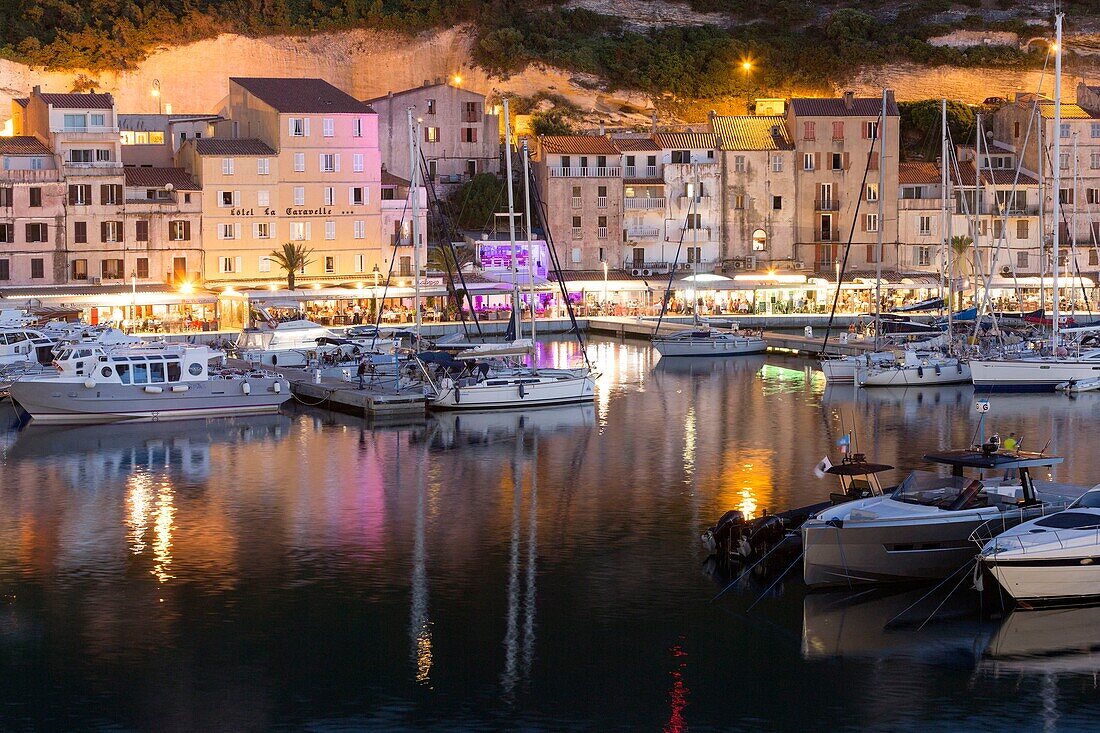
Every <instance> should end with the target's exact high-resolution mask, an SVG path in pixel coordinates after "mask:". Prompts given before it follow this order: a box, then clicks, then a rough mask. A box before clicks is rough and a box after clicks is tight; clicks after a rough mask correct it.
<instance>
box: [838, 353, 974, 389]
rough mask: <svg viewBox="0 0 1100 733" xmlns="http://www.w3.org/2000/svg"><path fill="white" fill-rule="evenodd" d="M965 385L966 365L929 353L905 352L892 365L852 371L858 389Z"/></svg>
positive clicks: (967, 379)
mask: <svg viewBox="0 0 1100 733" xmlns="http://www.w3.org/2000/svg"><path fill="white" fill-rule="evenodd" d="M969 381H970V365H969V364H967V363H966V362H965V361H962V360H960V359H957V358H955V357H953V356H943V355H941V354H935V353H932V352H917V351H913V350H907V351H906V352H905V353H904V355H903V356H902V359H901V360H900V361H895V362H894V363H892V364H865V365H861V366H857V367H856V383H857V384H859V386H861V387H911V386H920V385H936V384H963V383H966V382H969Z"/></svg>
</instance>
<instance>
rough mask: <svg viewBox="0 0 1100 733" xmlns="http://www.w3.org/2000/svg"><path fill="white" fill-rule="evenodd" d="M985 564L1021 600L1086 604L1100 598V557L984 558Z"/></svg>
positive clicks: (1036, 602) (1023, 601) (1002, 584)
mask: <svg viewBox="0 0 1100 733" xmlns="http://www.w3.org/2000/svg"><path fill="white" fill-rule="evenodd" d="M982 567H983V569H984V570H985V571H986V572H987V573H989V574H990V575H992V576H993V578H994V579H996V581H997V583H998V584H999V585H1000V586H1001V587H1002V588H1003V589H1004V590H1005V592H1006V593H1008V594H1009V595H1010V596H1012V597H1013V598H1014V599H1015V600H1016V601H1018V602H1021V603H1026V604H1057V603H1083V602H1085V601H1091V600H1095V599H1097V598H1100V557H1096V556H1084V557H1068V558H1028V559H1020V560H1006V559H1003V558H997V557H983V558H982Z"/></svg>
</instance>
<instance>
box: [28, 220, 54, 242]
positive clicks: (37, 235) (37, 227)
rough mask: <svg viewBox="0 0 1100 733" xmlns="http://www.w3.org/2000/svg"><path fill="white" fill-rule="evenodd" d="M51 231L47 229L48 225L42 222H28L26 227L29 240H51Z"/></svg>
mask: <svg viewBox="0 0 1100 733" xmlns="http://www.w3.org/2000/svg"><path fill="white" fill-rule="evenodd" d="M48 234H49V232H48V231H47V229H46V225H45V224H42V223H34V224H28V225H27V229H26V235H27V241H28V242H47V241H49V236H48Z"/></svg>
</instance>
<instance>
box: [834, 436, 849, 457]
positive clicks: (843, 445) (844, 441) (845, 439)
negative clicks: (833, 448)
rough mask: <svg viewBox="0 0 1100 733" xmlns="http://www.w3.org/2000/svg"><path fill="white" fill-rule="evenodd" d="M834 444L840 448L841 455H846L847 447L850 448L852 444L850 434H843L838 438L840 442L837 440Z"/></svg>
mask: <svg viewBox="0 0 1100 733" xmlns="http://www.w3.org/2000/svg"><path fill="white" fill-rule="evenodd" d="M836 444H837V445H838V446H840V452H841V453H847V452H848V448H849V446H851V444H852V436H851V434H849V433H845V434H844V435H842V436H840V440H838V441H837V442H836Z"/></svg>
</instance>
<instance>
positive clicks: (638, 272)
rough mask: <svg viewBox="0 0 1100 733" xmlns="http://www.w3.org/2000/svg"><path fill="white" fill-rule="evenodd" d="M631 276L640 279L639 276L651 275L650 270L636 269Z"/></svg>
mask: <svg viewBox="0 0 1100 733" xmlns="http://www.w3.org/2000/svg"><path fill="white" fill-rule="evenodd" d="M630 274H631V275H633V276H634V277H638V276H639V275H647V274H649V270H643V269H641V268H639V267H634V268H632V269H631V270H630Z"/></svg>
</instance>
